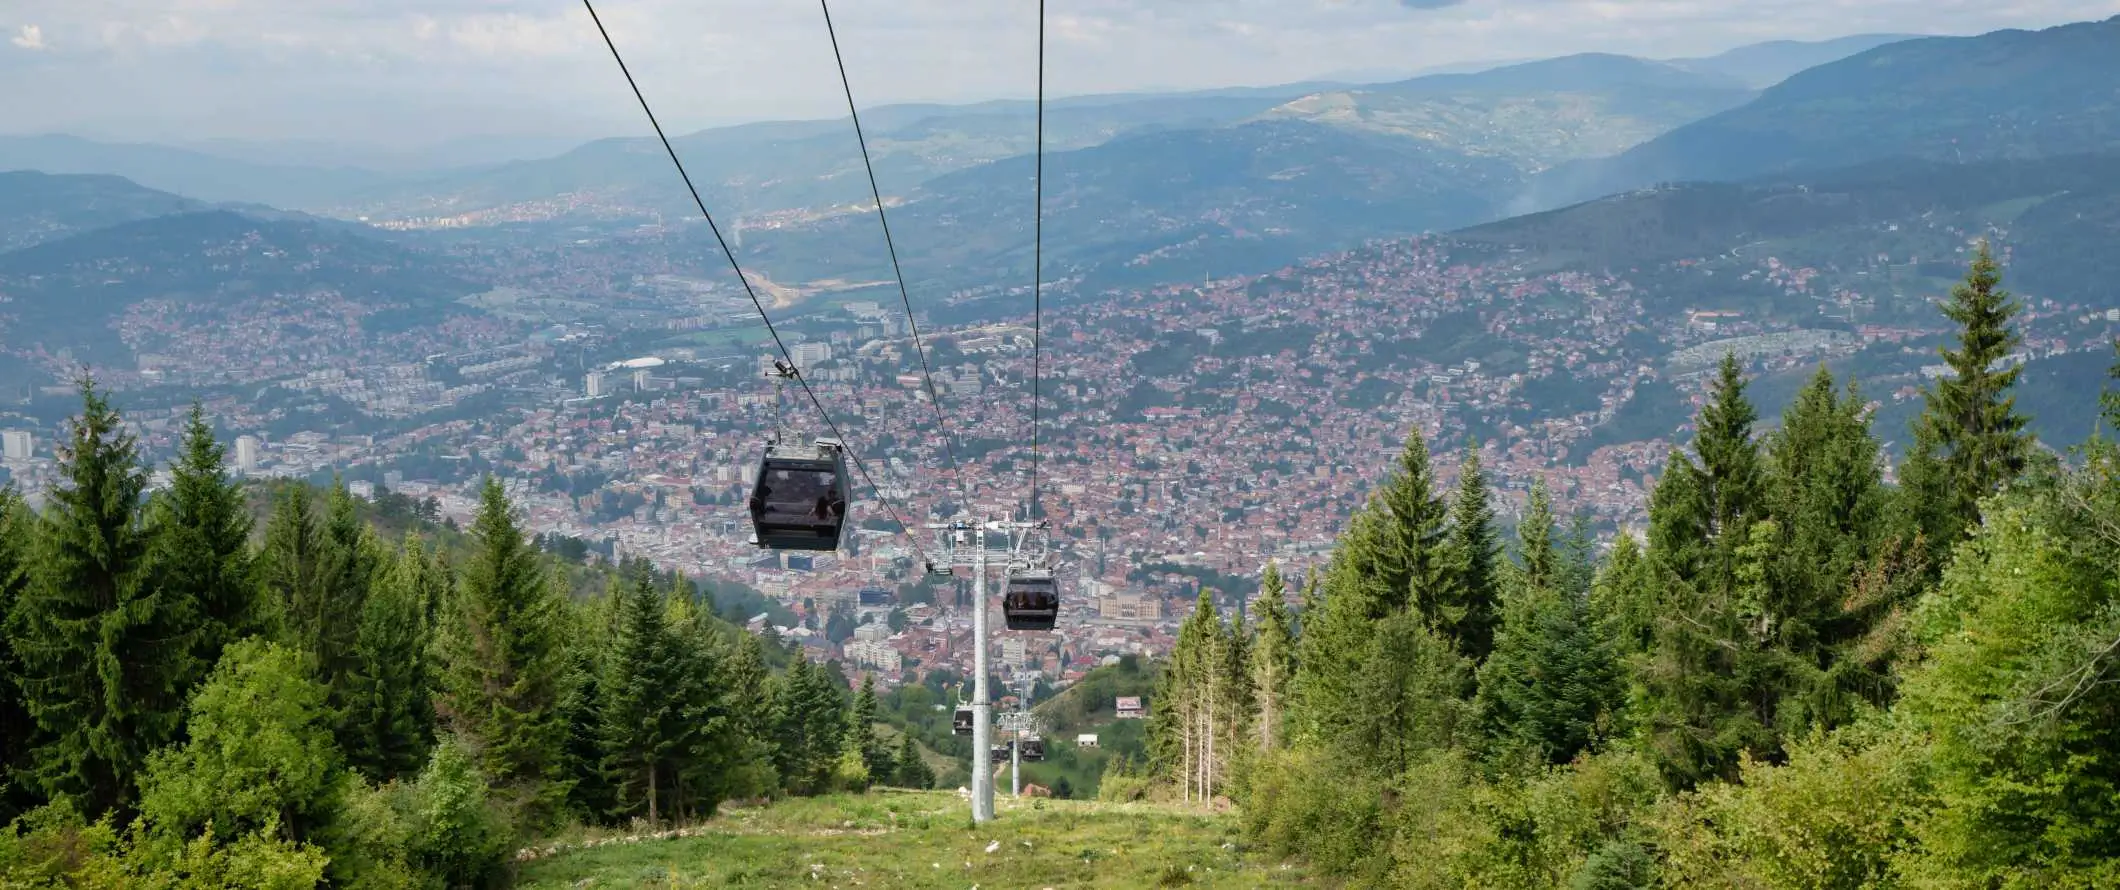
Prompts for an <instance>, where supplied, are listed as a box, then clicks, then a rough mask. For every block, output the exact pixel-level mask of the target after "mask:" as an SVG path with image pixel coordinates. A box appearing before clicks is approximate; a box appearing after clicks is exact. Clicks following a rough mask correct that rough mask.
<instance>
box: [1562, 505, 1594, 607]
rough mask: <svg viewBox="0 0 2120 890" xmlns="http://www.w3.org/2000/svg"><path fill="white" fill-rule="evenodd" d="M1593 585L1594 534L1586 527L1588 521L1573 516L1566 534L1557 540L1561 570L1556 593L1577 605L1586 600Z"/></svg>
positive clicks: (1582, 514)
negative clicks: (1578, 602) (1559, 540)
mask: <svg viewBox="0 0 2120 890" xmlns="http://www.w3.org/2000/svg"><path fill="white" fill-rule="evenodd" d="M1596 582H1597V532H1596V531H1595V530H1594V529H1592V528H1591V527H1590V517H1589V516H1588V515H1587V514H1584V513H1576V514H1575V515H1574V516H1572V517H1570V518H1569V520H1568V533H1567V534H1566V535H1564V536H1563V537H1562V538H1561V570H1560V580H1559V584H1558V586H1559V589H1560V592H1561V593H1562V594H1564V595H1566V596H1569V597H1573V598H1574V599H1576V600H1578V601H1583V600H1588V599H1589V598H1590V587H1591V585H1592V584H1595V583H1596Z"/></svg>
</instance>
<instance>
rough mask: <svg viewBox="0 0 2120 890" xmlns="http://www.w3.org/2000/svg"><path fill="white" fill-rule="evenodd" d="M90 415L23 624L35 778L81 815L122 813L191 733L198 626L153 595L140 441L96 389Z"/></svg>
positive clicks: (56, 494) (61, 466) (74, 439)
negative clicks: (168, 751) (150, 770)
mask: <svg viewBox="0 0 2120 890" xmlns="http://www.w3.org/2000/svg"><path fill="white" fill-rule="evenodd" d="M81 403H82V404H81V416H80V417H78V418H76V419H75V420H74V422H73V423H72V425H71V428H70V429H69V430H68V437H67V441H66V443H65V444H63V445H61V446H60V448H59V455H58V456H59V461H58V475H59V484H57V485H55V486H53V487H52V488H51V490H50V494H49V498H50V500H49V502H48V503H47V506H46V508H45V510H44V513H43V516H42V517H41V523H40V526H41V527H40V530H39V533H38V534H37V535H35V539H36V541H37V544H38V546H37V548H36V551H35V555H34V557H33V559H32V565H31V571H30V574H29V579H28V584H27V585H26V586H25V587H24V588H23V590H22V592H21V594H20V595H19V598H18V599H17V600H16V601H15V604H14V608H13V610H12V611H11V613H10V615H9V622H8V624H9V628H8V631H9V636H10V637H11V638H12V640H13V642H14V647H15V656H16V658H18V659H20V663H21V677H20V680H21V689H22V697H23V703H24V705H25V708H26V710H27V711H28V712H29V715H30V718H31V721H32V722H33V723H34V724H35V726H36V730H35V738H36V741H35V742H34V743H33V745H32V747H31V750H30V752H29V760H30V763H29V766H28V768H27V769H26V770H24V771H23V773H22V778H23V779H24V780H25V781H26V784H28V785H29V786H30V787H31V788H32V789H34V790H36V791H38V792H40V793H42V794H43V795H44V796H45V797H46V798H48V799H51V800H54V801H65V802H68V803H71V804H73V805H74V807H75V808H76V809H77V810H78V811H80V812H83V813H101V812H104V811H109V810H117V811H120V812H121V813H122V812H129V811H130V810H131V807H132V803H133V801H135V800H136V799H137V786H136V785H135V780H136V779H137V778H138V776H139V772H140V769H141V767H142V766H143V765H144V764H145V762H146V759H147V755H148V754H149V753H150V752H153V751H154V750H156V749H158V748H161V747H162V746H164V745H167V744H169V743H170V742H172V741H175V740H176V739H177V738H178V737H179V734H180V732H181V727H182V723H183V709H184V693H185V691H186V689H185V680H186V678H188V677H193V676H195V675H196V669H195V668H194V666H193V658H194V655H193V652H194V651H195V650H194V647H195V645H196V643H197V633H196V632H195V629H194V624H193V621H194V614H195V612H194V609H193V607H192V603H190V602H188V601H184V600H180V599H178V598H177V597H176V596H174V595H172V596H164V595H162V594H161V593H160V592H159V591H158V590H156V589H154V588H153V587H152V586H151V585H146V584H143V583H142V580H143V579H142V577H141V574H142V572H141V570H142V568H143V565H144V562H145V557H146V552H147V536H146V534H145V531H144V530H143V529H142V527H141V522H140V518H141V517H140V513H141V509H140V499H141V494H142V492H143V491H144V490H145V489H146V486H147V476H146V473H145V471H144V469H143V468H142V467H141V466H140V461H139V453H138V450H137V447H136V445H135V440H134V438H133V436H132V435H131V434H129V433H127V432H125V430H124V429H123V427H122V426H121V425H120V420H119V417H118V413H117V412H116V411H115V410H113V409H112V408H111V407H110V403H109V402H108V401H106V400H105V399H104V398H103V395H102V394H101V393H99V392H97V391H96V388H95V384H94V383H93V382H92V381H89V380H87V379H84V380H82V382H81Z"/></svg>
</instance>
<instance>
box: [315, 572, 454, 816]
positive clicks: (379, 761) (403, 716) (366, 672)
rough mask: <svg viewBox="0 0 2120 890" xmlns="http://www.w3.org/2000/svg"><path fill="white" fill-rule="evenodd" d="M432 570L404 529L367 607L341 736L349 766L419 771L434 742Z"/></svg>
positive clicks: (374, 775)
mask: <svg viewBox="0 0 2120 890" xmlns="http://www.w3.org/2000/svg"><path fill="white" fill-rule="evenodd" d="M435 571H436V568H435V566H434V564H433V563H432V562H431V561H429V560H428V558H427V553H426V549H425V547H424V546H422V544H421V543H420V539H419V537H418V536H417V535H406V537H405V544H404V547H403V549H402V550H400V551H399V553H398V555H397V558H396V559H395V560H393V561H392V563H391V565H390V568H389V570H388V571H385V572H383V573H381V577H380V578H379V579H378V582H377V584H376V586H375V590H374V593H373V595H372V596H370V597H369V598H368V602H367V603H366V604H365V605H364V606H363V610H362V615H361V624H360V628H359V630H358V633H357V635H356V637H355V640H354V651H353V661H354V667H353V670H352V672H351V673H350V674H349V675H348V676H347V677H346V692H345V694H344V695H343V696H342V698H343V699H344V701H345V705H344V706H343V707H344V713H343V715H342V718H341V723H340V725H341V727H342V728H341V732H340V735H339V738H340V740H341V745H342V746H343V747H344V748H345V751H346V761H347V765H348V766H350V767H352V768H353V769H355V770H357V771H359V772H360V773H361V774H362V775H365V776H367V777H368V778H370V779H372V780H374V781H377V782H387V781H389V780H391V779H397V778H410V777H412V776H415V775H417V774H418V773H419V771H420V769H421V768H422V767H423V766H425V765H426V763H427V755H428V752H429V751H430V750H431V749H432V748H433V746H434V704H433V696H434V666H433V664H432V662H431V660H430V659H431V657H432V646H433V629H432V628H431V627H429V626H428V624H427V598H428V595H429V591H430V589H431V586H432V584H433V582H432V581H431V580H430V575H431V574H432V573H434V572H435Z"/></svg>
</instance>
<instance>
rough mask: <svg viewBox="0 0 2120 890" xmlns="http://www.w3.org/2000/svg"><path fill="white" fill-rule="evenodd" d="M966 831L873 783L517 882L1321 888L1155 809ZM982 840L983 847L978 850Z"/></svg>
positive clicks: (1219, 819)
mask: <svg viewBox="0 0 2120 890" xmlns="http://www.w3.org/2000/svg"><path fill="white" fill-rule="evenodd" d="M995 814H996V819H995V821H993V822H992V823H989V824H987V825H986V826H983V827H978V828H974V827H973V825H972V823H971V819H970V817H969V813H968V811H967V805H966V803H965V801H964V799H963V798H962V797H959V796H958V795H957V794H956V793H955V792H952V791H934V792H906V791H889V792H884V791H873V792H870V793H868V794H861V795H832V796H827V797H815V798H802V799H793V800H786V801H782V802H778V803H774V804H770V805H767V806H762V807H733V806H729V807H723V808H722V812H721V814H720V815H718V816H716V817H715V818H714V819H712V820H710V821H708V822H707V823H705V824H703V825H699V826H694V827H691V828H686V829H679V830H676V831H673V832H664V833H661V834H658V835H648V836H612V835H602V836H586V837H581V838H577V839H572V840H569V841H564V842H561V843H558V844H550V845H546V846H543V847H539V848H533V849H531V850H525V851H523V853H521V854H519V856H520V857H522V858H523V859H524V860H525V861H523V862H522V863H521V866H522V868H521V872H520V874H519V881H518V884H517V886H519V887H522V888H526V890H527V888H596V887H639V888H670V890H675V888H681V887H683V888H689V887H795V886H802V887H820V888H824V887H909V888H917V887H949V888H953V890H961V888H966V887H994V888H1000V887H1012V888H1013V887H1028V888H1040V887H1050V888H1060V887H1098V888H1129V887H1180V886H1190V887H1293V886H1330V884H1329V883H1328V882H1325V881H1324V880H1322V879H1319V878H1316V877H1313V876H1310V875H1309V874H1307V873H1306V872H1305V870H1304V869H1303V868H1302V866H1301V865H1299V864H1296V863H1284V862H1281V861H1278V860H1267V859H1262V858H1260V857H1257V856H1253V855H1249V854H1247V853H1246V852H1245V851H1244V847H1243V844H1242V843H1241V831H1240V827H1239V825H1238V823H1237V819H1236V818H1235V817H1234V816H1231V815H1228V814H1219V815H1218V814H1209V813H1204V812H1201V811H1198V810H1188V809H1179V808H1176V807H1167V806H1162V805H1157V804H1146V803H1132V804H1112V803H1093V802H1088V801H1064V800H1031V799H1024V800H1020V801H1018V800H1010V799H1009V798H1007V796H1006V795H1003V796H1000V797H997V798H996V799H995ZM989 847H992V852H988V848H989Z"/></svg>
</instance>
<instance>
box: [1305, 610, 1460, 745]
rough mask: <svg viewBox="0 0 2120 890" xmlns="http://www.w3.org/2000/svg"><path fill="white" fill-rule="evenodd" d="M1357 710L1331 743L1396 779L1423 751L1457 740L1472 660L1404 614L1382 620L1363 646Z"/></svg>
mask: <svg viewBox="0 0 2120 890" xmlns="http://www.w3.org/2000/svg"><path fill="white" fill-rule="evenodd" d="M1360 654H1361V658H1362V660H1361V670H1360V672H1359V673H1358V675H1357V681H1356V695H1357V698H1358V701H1359V703H1360V704H1359V707H1357V708H1356V709H1354V710H1353V711H1351V712H1350V713H1349V714H1347V715H1346V731H1345V732H1344V733H1342V734H1341V735H1339V736H1337V737H1335V738H1334V739H1333V740H1332V741H1333V742H1334V744H1335V745H1336V747H1338V748H1339V749H1340V751H1341V752H1342V753H1343V754H1345V755H1347V756H1348V758H1349V762H1352V763H1358V764H1361V765H1363V766H1365V767H1367V768H1368V769H1369V770H1370V771H1371V772H1372V774H1373V775H1374V776H1376V777H1377V778H1379V779H1389V778H1393V777H1397V776H1400V775H1402V774H1404V773H1405V771H1406V769H1407V768H1408V767H1410V766H1412V765H1413V764H1414V762H1415V760H1416V758H1417V757H1419V756H1420V755H1421V754H1423V753H1425V752H1428V751H1433V750H1437V749H1440V748H1445V747H1448V746H1450V745H1452V744H1454V743H1455V742H1456V741H1458V735H1459V732H1460V728H1461V727H1460V724H1461V723H1462V722H1463V720H1464V717H1465V705H1464V702H1463V701H1462V700H1461V698H1460V697H1461V696H1462V695H1463V693H1464V690H1465V689H1467V688H1468V687H1470V686H1471V685H1472V684H1471V676H1472V665H1471V663H1470V662H1468V661H1466V660H1465V658H1464V657H1463V656H1460V655H1458V654H1457V650H1456V649H1455V647H1453V646H1451V645H1450V643H1449V642H1448V641H1445V640H1443V639H1441V638H1439V637H1437V636H1436V635H1435V634H1434V633H1432V632H1430V631H1429V629H1428V628H1427V627H1426V626H1424V625H1423V623H1422V622H1421V620H1420V617H1419V616H1418V615H1415V614H1413V613H1410V612H1404V613H1400V614H1397V615H1393V616H1391V617H1389V618H1386V619H1384V620H1383V621H1382V622H1379V624H1378V627H1377V633H1376V636H1375V638H1374V639H1372V640H1371V641H1369V643H1368V644H1367V645H1365V646H1363V647H1362V652H1361V653H1360Z"/></svg>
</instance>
